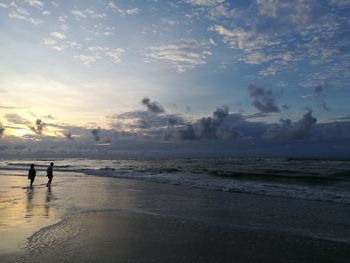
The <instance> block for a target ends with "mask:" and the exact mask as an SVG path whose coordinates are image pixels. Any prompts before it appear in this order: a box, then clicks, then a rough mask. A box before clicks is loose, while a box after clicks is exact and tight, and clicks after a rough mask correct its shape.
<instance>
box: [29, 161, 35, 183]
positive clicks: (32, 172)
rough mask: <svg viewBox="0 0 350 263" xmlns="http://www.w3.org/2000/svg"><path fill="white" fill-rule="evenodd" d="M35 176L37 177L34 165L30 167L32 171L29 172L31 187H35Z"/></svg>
mask: <svg viewBox="0 0 350 263" xmlns="http://www.w3.org/2000/svg"><path fill="white" fill-rule="evenodd" d="M35 176H36V171H35V169H34V164H32V165H30V169H29V172H28V179H29V180H30V187H32V186H33V182H34V179H35Z"/></svg>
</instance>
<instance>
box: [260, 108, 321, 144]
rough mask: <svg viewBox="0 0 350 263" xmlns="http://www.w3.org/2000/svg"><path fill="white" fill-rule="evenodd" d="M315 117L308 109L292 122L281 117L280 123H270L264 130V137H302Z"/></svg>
mask: <svg viewBox="0 0 350 263" xmlns="http://www.w3.org/2000/svg"><path fill="white" fill-rule="evenodd" d="M316 122H317V119H316V118H314V117H313V116H312V111H311V110H310V111H308V112H307V113H305V114H304V116H303V117H302V118H301V119H300V120H298V121H297V122H295V123H293V122H292V121H291V120H290V119H281V120H280V124H272V125H271V126H270V127H268V129H267V131H266V137H267V138H270V139H303V138H304V137H305V136H306V135H307V134H308V132H309V131H310V130H311V128H312V127H313V126H314V124H315V123H316Z"/></svg>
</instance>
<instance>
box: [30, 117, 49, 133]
mask: <svg viewBox="0 0 350 263" xmlns="http://www.w3.org/2000/svg"><path fill="white" fill-rule="evenodd" d="M45 127H46V124H45V123H44V122H43V121H42V120H41V119H37V120H36V121H35V125H34V126H29V128H30V129H31V130H32V131H33V132H35V133H36V134H39V135H40V134H42V133H43V131H44V129H45Z"/></svg>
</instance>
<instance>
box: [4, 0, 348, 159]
mask: <svg viewBox="0 0 350 263" xmlns="http://www.w3.org/2000/svg"><path fill="white" fill-rule="evenodd" d="M0 33H1V38H0V58H1V63H0V137H1V138H0V150H1V153H2V154H6V153H7V152H8V153H10V152H11V153H17V152H23V151H24V152H26V153H32V152H33V151H43V150H46V151H57V152H60V151H62V152H66V151H67V149H68V148H69V149H71V151H83V150H84V151H85V150H86V151H93V152H101V151H115V150H116V149H119V148H120V147H121V145H124V146H123V147H124V148H130V145H135V147H136V146H137V145H138V146H139V148H140V147H141V150H140V151H142V152H145V151H146V152H147V150H148V149H149V145H153V146H154V145H158V147H159V148H160V149H163V148H164V147H165V146H164V145H166V146H167V145H171V147H175V146H176V147H177V146H178V145H182V146H185V149H186V151H189V149H193V148H194V147H202V148H203V149H208V147H209V148H213V147H212V146H211V145H214V144H215V145H219V146H217V151H220V150H222V151H225V152H228V153H230V149H229V148H227V147H228V146H227V145H231V146H232V145H233V146H232V147H234V145H236V146H237V145H239V147H240V149H241V152H242V154H245V153H247V152H248V151H249V154H250V155H254V153H256V155H259V153H261V152H264V153H266V154H268V153H272V152H273V154H274V155H278V153H279V152H281V154H282V152H288V149H291V148H293V147H294V148H293V149H298V151H300V150H302V149H303V147H304V148H305V149H306V148H308V146H307V145H311V144H312V145H314V144H317V145H319V146H320V145H326V146H322V147H323V148H322V147H321V146H320V147H321V148H320V149H323V150H324V151H326V149H329V148H328V147H329V145H331V146H332V147H334V150H333V153H330V154H329V155H330V156H333V155H344V152H345V153H346V150H344V147H345V146H344V145H347V143H349V141H350V139H349V137H350V125H349V121H350V104H349V95H350V92H349V83H350V82H349V81H350V72H349V68H350V50H349V49H350V1H349V0H295V1H287V0H251V1H248V0H231V1H229V0H226V1H225V0H179V1H161V0H129V1H126V0H113V1H112V0H111V1H103V0H94V1H92V0H91V1H90V0H84V1H78V0H70V1H63V0H62V1H59V0H55V1H41V0H22V1H16V0H14V1H6V0H0ZM326 142H327V143H326ZM276 143H277V145H278V147H277V146H276V147H277V148H278V149H281V147H282V148H283V147H284V148H283V149H282V150H276V149H273V150H271V147H272V145H275V144H276ZM247 145H248V146H247ZM225 146H226V148H227V149H226V148H225ZM231 146H230V147H231ZM118 147H119V148H118ZM154 147H156V146H154ZM124 148H123V149H124ZM202 148H201V149H202ZM214 148H215V147H214ZM224 148H225V149H224ZM272 148H273V147H272ZM320 149H318V150H317V151H319V150H320ZM153 150H154V149H153ZM315 151H316V150H315ZM208 152H210V151H208ZM232 152H233V150H232ZM234 152H236V153H237V154H239V152H240V151H239V150H238V149H237V147H236V148H235V150H234ZM296 152H297V151H296ZM349 154H350V153H349Z"/></svg>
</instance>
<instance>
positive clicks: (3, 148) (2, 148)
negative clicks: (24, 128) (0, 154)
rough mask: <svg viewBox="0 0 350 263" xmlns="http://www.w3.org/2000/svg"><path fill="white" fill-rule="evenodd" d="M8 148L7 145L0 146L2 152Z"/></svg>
mask: <svg viewBox="0 0 350 263" xmlns="http://www.w3.org/2000/svg"><path fill="white" fill-rule="evenodd" d="M8 148H9V147H8V146H7V145H0V151H6V150H8Z"/></svg>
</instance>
